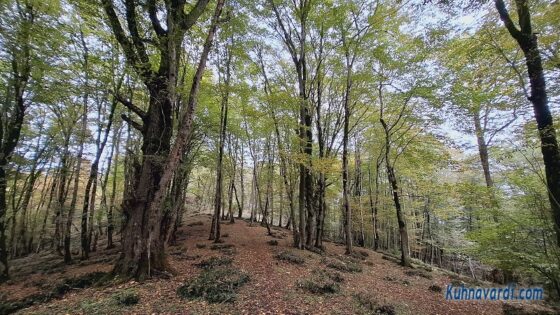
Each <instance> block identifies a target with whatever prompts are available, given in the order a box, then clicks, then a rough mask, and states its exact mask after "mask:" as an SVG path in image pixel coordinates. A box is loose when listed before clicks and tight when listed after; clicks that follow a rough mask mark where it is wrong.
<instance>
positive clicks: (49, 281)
mask: <svg viewBox="0 0 560 315" xmlns="http://www.w3.org/2000/svg"><path fill="white" fill-rule="evenodd" d="M209 228H210V217H209V216H207V215H198V216H194V217H190V218H188V219H187V220H186V224H185V225H184V226H183V227H182V228H181V230H180V231H179V232H180V233H179V234H178V235H179V242H178V245H177V246H172V247H169V248H168V253H169V262H170V264H171V266H172V267H173V268H174V269H175V271H176V272H177V274H176V275H174V276H171V277H169V278H168V279H163V278H158V279H153V280H148V281H145V282H143V283H138V282H135V281H128V282H124V283H122V282H121V283H119V284H114V283H113V284H111V285H107V284H105V285H101V286H93V287H89V288H88V287H87V285H82V284H80V283H79V282H76V281H75V282H68V281H67V280H66V282H65V283H66V284H67V285H66V287H67V288H68V290H60V287H61V286H60V285H58V288H59V292H63V294H61V295H59V296H56V297H55V298H51V299H49V300H50V301H47V300H45V301H46V302H44V303H38V304H35V305H31V306H30V307H27V308H23V309H20V310H19V311H18V312H19V313H21V314H122V313H126V314H414V315H416V314H419V315H420V314H426V315H427V314H503V313H504V311H503V309H504V308H508V307H509V308H510V309H517V308H518V307H520V305H521V304H513V306H512V304H510V303H508V304H507V305H506V304H505V303H504V302H498V301H493V302H489V301H481V302H472V301H471V302H466V301H459V302H452V301H446V300H445V288H446V285H447V284H450V283H457V281H461V280H462V281H465V282H466V281H468V279H465V278H461V277H458V276H456V275H453V274H451V273H448V272H444V271H442V270H439V269H437V268H423V267H419V268H416V269H409V268H403V267H401V266H399V265H398V264H396V263H395V262H394V261H392V260H391V259H387V258H388V257H387V256H384V255H383V254H380V253H376V252H374V251H371V250H367V249H361V248H356V252H357V253H359V255H356V257H355V258H348V257H346V256H344V255H343V253H344V247H342V246H340V245H339V244H334V243H330V242H327V243H325V245H326V254H325V255H320V254H316V253H313V252H310V251H299V250H296V249H294V248H292V247H291V242H292V237H291V231H289V230H285V229H280V228H273V232H274V235H273V236H268V235H267V232H266V228H264V227H261V226H260V225H259V224H257V223H254V224H253V225H252V226H251V225H250V224H249V223H248V222H246V221H244V220H236V223H234V224H226V223H224V224H223V225H222V235H223V240H224V243H221V244H219V246H218V247H220V248H216V246H213V243H212V242H211V241H209V240H208V234H209ZM274 241H277V245H274V244H275V243H276V242H274ZM117 254H118V249H112V250H105V249H103V250H100V251H97V252H95V253H94V254H93V255H92V258H91V259H90V260H89V261H87V262H77V263H75V264H73V265H70V266H66V265H64V264H63V263H62V259H61V258H60V257H59V256H56V255H53V254H47V253H42V254H35V255H32V256H28V257H26V258H22V259H18V260H14V261H13V262H12V266H13V268H12V272H13V274H14V279H13V280H11V281H10V282H9V283H8V284H4V285H2V286H0V301H4V302H2V303H4V304H5V303H7V302H6V301H16V300H19V301H21V300H24V299H25V298H26V297H30V296H31V297H32V296H34V295H38V294H41V293H44V292H53V291H52V290H53V288H56V284H57V283H58V284H60V283H61V281H62V282H64V281H65V279H77V277H80V276H82V275H84V274H88V273H92V272H96V271H101V272H107V271H110V269H111V266H112V264H113V262H114V260H115V258H116V255H117ZM279 254H280V256H281V257H283V258H284V260H281V259H278V255H279ZM212 257H218V258H222V259H221V260H213V261H209V260H208V259H210V258H212ZM298 258H301V259H298ZM205 262H206V263H207V264H206V267H207V268H206V270H205V269H204V268H201V267H204V266H203V264H204V263H205ZM209 262H214V263H216V264H220V262H223V264H224V265H228V264H230V266H229V267H216V268H218V269H219V268H230V269H225V270H229V271H227V272H230V271H240V272H242V273H243V274H246V275H248V281H247V282H246V283H244V282H245V280H247V279H246V278H243V280H242V281H238V282H237V283H235V284H230V285H229V288H230V289H232V291H231V292H226V293H223V292H222V293H223V294H224V295H219V296H218V297H219V298H220V297H224V296H225V298H224V299H227V300H229V301H228V302H222V303H209V302H208V301H207V300H208V299H210V298H212V296H211V293H207V294H206V295H205V298H198V299H196V298H195V299H192V298H181V297H180V296H179V295H178V293H177V292H178V288H179V287H181V286H182V285H184V284H185V283H187V284H189V283H190V284H193V283H195V284H201V283H202V284H204V283H205V282H204V280H205V279H206V280H208V279H213V278H212V270H215V269H214V268H212V266H208V265H209ZM327 266H330V267H327ZM333 267H334V268H335V269H339V271H335V269H333ZM317 270H321V271H320V272H317ZM430 270H431V271H430ZM232 273H233V272H232ZM201 274H205V275H206V277H201ZM218 277H219V275H218ZM226 278H229V277H226ZM342 278H343V279H342ZM214 280H216V279H214ZM217 280H218V281H221V282H220V283H221V285H222V286H224V285H225V286H226V287H228V285H226V284H224V282H225V280H226V279H225V278H224V279H217ZM306 280H307V281H306ZM467 284H469V283H468V282H467ZM471 285H481V284H480V283H477V284H471ZM482 285H490V284H488V283H487V284H482ZM72 286H74V287H81V286H86V288H84V289H72V288H71V287H72ZM210 287H212V283H211V284H210ZM214 287H216V285H215V283H214ZM189 288H190V289H191V290H190V291H189V290H187V291H188V292H190V293H191V294H193V293H197V292H198V293H200V292H199V291H200V290H198V291H197V290H196V289H193V286H191V287H189ZM234 289H237V292H236V294H233V292H234ZM310 290H311V291H316V292H317V293H312V292H310ZM66 291H67V292H66ZM318 291H319V292H318ZM504 305H506V306H505V307H504ZM523 308H524V309H529V310H533V311H534V310H537V309H539V310H543V309H544V308H543V306H542V305H540V304H536V303H534V304H528V303H524V304H523ZM2 312H4V313H5V312H7V311H6V309H5V308H4V310H3V309H2V308H1V305H0V313H2ZM8 312H9V311H8ZM551 313H552V312H551ZM511 314H513V313H511ZM515 314H518V313H515Z"/></svg>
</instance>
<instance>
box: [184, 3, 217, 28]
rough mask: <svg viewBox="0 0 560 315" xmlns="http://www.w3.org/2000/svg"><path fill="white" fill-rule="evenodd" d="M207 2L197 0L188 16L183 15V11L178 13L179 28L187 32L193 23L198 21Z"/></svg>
mask: <svg viewBox="0 0 560 315" xmlns="http://www.w3.org/2000/svg"><path fill="white" fill-rule="evenodd" d="M208 2H210V1H209V0H198V1H197V2H196V4H195V5H194V7H193V8H192V9H191V11H190V12H189V13H188V14H185V12H184V11H183V10H181V13H180V18H181V20H180V26H181V28H182V29H183V30H185V31H187V30H189V29H190V28H191V27H192V26H193V25H194V23H196V21H197V20H198V18H199V17H200V16H201V15H202V13H204V9H206V6H208Z"/></svg>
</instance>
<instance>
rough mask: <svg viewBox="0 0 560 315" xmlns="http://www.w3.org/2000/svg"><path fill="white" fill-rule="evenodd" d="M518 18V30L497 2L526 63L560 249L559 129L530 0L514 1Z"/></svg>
mask: <svg viewBox="0 0 560 315" xmlns="http://www.w3.org/2000/svg"><path fill="white" fill-rule="evenodd" d="M515 4H516V7H517V13H518V16H519V27H520V28H519V29H518V28H517V27H516V26H515V24H514V23H513V21H512V20H511V17H510V15H509V12H508V10H507V8H506V6H505V3H504V1H503V0H495V5H496V9H497V10H498V13H499V15H500V18H501V20H502V21H503V23H504V25H505V27H506V28H507V30H508V32H509V33H510V35H511V36H512V37H513V38H514V39H515V40H516V41H517V43H518V44H519V47H520V48H521V50H523V54H524V55H525V61H526V64H527V71H528V74H529V82H530V86H531V96H530V97H529V101H531V103H532V104H533V112H534V114H535V120H536V122H537V128H538V130H539V137H540V140H541V152H542V155H543V160H544V168H545V175H546V185H547V188H548V198H549V201H550V205H551V208H552V214H553V218H554V222H555V225H554V227H555V230H556V240H557V246H559V247H560V150H559V148H558V141H557V139H556V130H555V129H554V122H553V119H552V114H551V112H550V108H549V106H548V96H547V92H546V81H545V76H544V70H543V66H542V60H541V56H540V51H539V46H538V40H537V34H536V33H533V30H532V25H531V13H530V12H529V4H528V1H527V0H518V1H516V2H515Z"/></svg>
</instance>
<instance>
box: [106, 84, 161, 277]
mask: <svg viewBox="0 0 560 315" xmlns="http://www.w3.org/2000/svg"><path fill="white" fill-rule="evenodd" d="M160 80H161V81H160V84H158V86H157V87H154V88H152V89H151V90H150V106H149V111H148V113H147V117H146V123H145V125H144V132H143V136H144V141H143V144H142V155H143V162H142V165H141V167H140V169H138V170H136V172H135V173H136V174H135V175H134V181H133V188H132V190H131V191H130V192H129V194H128V195H127V196H124V200H123V207H122V208H123V215H124V222H123V228H122V249H123V253H122V255H121V257H120V259H119V261H118V262H117V264H116V265H115V269H114V272H115V273H117V274H121V275H126V276H131V277H134V278H137V279H140V280H141V279H144V278H146V277H151V275H152V272H154V271H165V270H168V269H169V266H168V265H167V261H166V260H165V252H164V244H162V243H161V240H160V237H159V229H158V230H157V231H150V229H149V226H150V223H152V224H155V225H157V226H159V225H160V222H159V220H160V219H161V217H156V218H152V216H151V215H150V213H149V210H150V204H151V201H152V200H153V198H154V196H155V189H154V188H157V187H158V185H159V181H160V180H161V176H162V173H163V165H162V157H165V156H166V155H167V154H168V153H169V148H170V139H171V126H172V124H171V108H172V105H171V101H170V99H169V98H168V97H167V95H166V94H165V92H164V91H165V87H164V86H165V84H164V81H163V80H164V79H160ZM149 220H156V221H158V222H157V223H156V222H149Z"/></svg>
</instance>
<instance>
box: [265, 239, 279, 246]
mask: <svg viewBox="0 0 560 315" xmlns="http://www.w3.org/2000/svg"><path fill="white" fill-rule="evenodd" d="M266 243H267V244H268V245H270V246H277V245H278V241H277V240H270V241H268V242H266Z"/></svg>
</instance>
